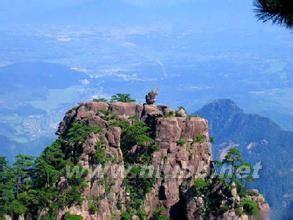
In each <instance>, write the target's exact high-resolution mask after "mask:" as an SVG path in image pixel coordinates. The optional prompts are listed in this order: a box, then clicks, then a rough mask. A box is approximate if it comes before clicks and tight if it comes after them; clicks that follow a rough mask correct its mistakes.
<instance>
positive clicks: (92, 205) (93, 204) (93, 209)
mask: <svg viewBox="0 0 293 220" xmlns="http://www.w3.org/2000/svg"><path fill="white" fill-rule="evenodd" d="M99 203H100V201H99V200H98V199H91V200H89V212H90V214H91V215H93V214H95V213H98V212H99V211H100V210H99Z"/></svg>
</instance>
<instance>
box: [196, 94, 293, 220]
mask: <svg viewBox="0 0 293 220" xmlns="http://www.w3.org/2000/svg"><path fill="white" fill-rule="evenodd" d="M196 114H198V115H200V116H202V117H205V118H207V119H208V121H209V128H210V132H211V135H212V136H213V137H214V139H215V144H214V146H213V152H214V157H215V158H219V157H220V155H221V154H222V153H224V152H225V151H226V150H227V148H229V147H231V146H233V145H234V146H237V147H238V148H239V149H240V151H241V152H242V153H243V155H244V157H245V158H246V159H248V160H249V161H250V162H252V163H257V162H258V161H261V163H262V166H263V169H262V170H261V174H260V179H259V180H258V181H257V184H256V187H257V188H259V189H260V190H261V192H262V193H264V194H265V196H266V197H267V199H268V201H269V203H270V205H271V206H272V210H273V214H274V216H275V217H274V219H275V218H276V219H278V218H280V219H288V218H289V214H288V213H289V210H290V208H289V207H290V206H292V195H293V190H292V188H293V185H292V182H293V176H292V167H291V166H292V162H293V160H292V153H293V150H292V144H293V132H289V131H284V130H282V129H281V127H280V126H278V125H277V124H276V123H274V122H273V121H271V120H270V119H269V118H266V117H262V116H260V115H256V114H246V113H244V112H243V110H242V109H241V108H240V107H238V106H237V104H236V103H235V102H233V101H232V100H229V99H220V100H216V101H214V102H212V103H210V104H207V105H205V106H204V107H203V108H201V109H200V110H198V111H197V112H196ZM287 212H288V213H287ZM291 217H292V216H291Z"/></svg>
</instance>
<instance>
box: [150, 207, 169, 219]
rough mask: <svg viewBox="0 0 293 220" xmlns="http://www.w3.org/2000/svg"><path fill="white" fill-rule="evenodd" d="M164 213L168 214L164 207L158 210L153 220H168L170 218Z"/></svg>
mask: <svg viewBox="0 0 293 220" xmlns="http://www.w3.org/2000/svg"><path fill="white" fill-rule="evenodd" d="M164 212H166V209H165V208H163V207H160V208H158V209H156V210H155V211H154V214H153V216H152V218H151V219H152V220H168V219H169V218H168V217H167V216H166V215H164V214H163V213H164Z"/></svg>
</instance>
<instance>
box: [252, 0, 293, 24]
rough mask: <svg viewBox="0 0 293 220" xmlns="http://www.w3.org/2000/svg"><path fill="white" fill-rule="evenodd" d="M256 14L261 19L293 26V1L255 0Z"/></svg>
mask: <svg viewBox="0 0 293 220" xmlns="http://www.w3.org/2000/svg"><path fill="white" fill-rule="evenodd" d="M255 7H256V13H257V14H256V15H257V17H258V18H259V20H262V21H263V22H267V21H268V20H271V21H272V22H273V23H277V24H285V25H286V26H287V27H289V28H292V27H293V1H292V0H255Z"/></svg>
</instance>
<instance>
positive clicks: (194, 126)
mask: <svg viewBox="0 0 293 220" xmlns="http://www.w3.org/2000/svg"><path fill="white" fill-rule="evenodd" d="M80 125H86V126H88V127H90V128H98V129H96V130H94V129H91V132H88V134H87V135H86V136H84V138H83V139H80V138H79V139H74V140H75V141H74V142H70V141H67V142H65V144H64V146H63V152H64V153H65V154H66V157H67V158H74V160H73V161H75V163H76V164H78V165H79V166H80V167H82V168H83V170H86V171H87V172H84V173H83V178H84V180H85V183H86V186H85V187H84V189H83V192H82V197H83V201H82V202H81V204H72V205H71V206H69V207H65V208H62V209H60V210H59V211H58V216H57V219H62V218H63V217H64V215H65V213H70V214H74V215H80V216H82V217H83V219H119V218H124V219H129V218H148V219H150V218H152V219H157V218H158V216H167V217H169V218H171V219H185V218H186V219H200V218H201V212H200V211H201V210H202V209H203V208H204V207H203V206H204V205H203V204H204V203H205V202H204V200H205V199H206V198H205V196H203V195H198V196H196V193H193V190H194V182H195V180H197V179H208V180H211V187H212V188H211V190H212V191H213V192H214V193H215V195H219V198H221V200H220V203H219V204H222V203H223V201H224V200H227V199H229V198H227V196H230V197H231V198H230V199H232V200H233V202H234V203H235V204H236V203H237V201H236V200H237V195H235V194H233V193H231V192H229V193H226V194H225V193H222V191H223V190H226V189H224V187H223V186H222V185H221V184H219V183H218V182H217V179H216V178H214V177H213V176H214V173H213V169H212V167H213V166H212V163H211V144H210V138H209V134H208V122H207V121H206V120H205V119H203V118H200V117H188V116H187V115H186V113H185V111H184V110H183V109H181V110H179V111H177V112H175V111H174V110H172V109H170V108H168V107H167V106H156V105H147V104H145V105H139V104H135V103H123V102H114V103H106V102H89V103H82V104H80V105H79V106H78V107H76V108H73V109H71V110H70V111H68V112H67V113H66V116H65V117H64V119H63V121H62V122H61V123H60V126H59V129H58V131H57V134H58V135H59V137H60V139H65V140H68V139H69V138H68V137H71V136H72V133H73V131H74V132H79V129H78V128H79V127H78V126H80ZM70 140H71V139H70ZM138 171H139V172H138ZM142 173H144V174H145V175H144V176H142ZM146 174H148V175H146ZM57 185H58V188H59V190H60V193H62V191H64V190H66V189H67V188H70V183H69V181H68V178H67V177H66V176H64V177H62V178H60V180H59V182H58V184H57ZM238 199H239V198H238ZM257 199H258V197H257V196H256V197H255V200H257ZM239 202H240V201H239ZM234 203H233V204H234ZM217 204H218V203H217ZM225 204H226V203H225ZM265 204H266V203H265V201H264V200H262V201H259V202H258V205H259V206H262V205H265ZM231 207H232V208H231ZM229 208H230V209H229ZM265 208H266V207H265ZM219 209H221V207H219ZM209 216H210V217H217V218H225V219H238V218H240V217H237V215H236V214H235V212H234V210H233V205H232V206H231V205H230V206H229V207H228V208H227V209H223V211H222V212H219V213H218V214H215V213H210V215H209Z"/></svg>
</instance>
